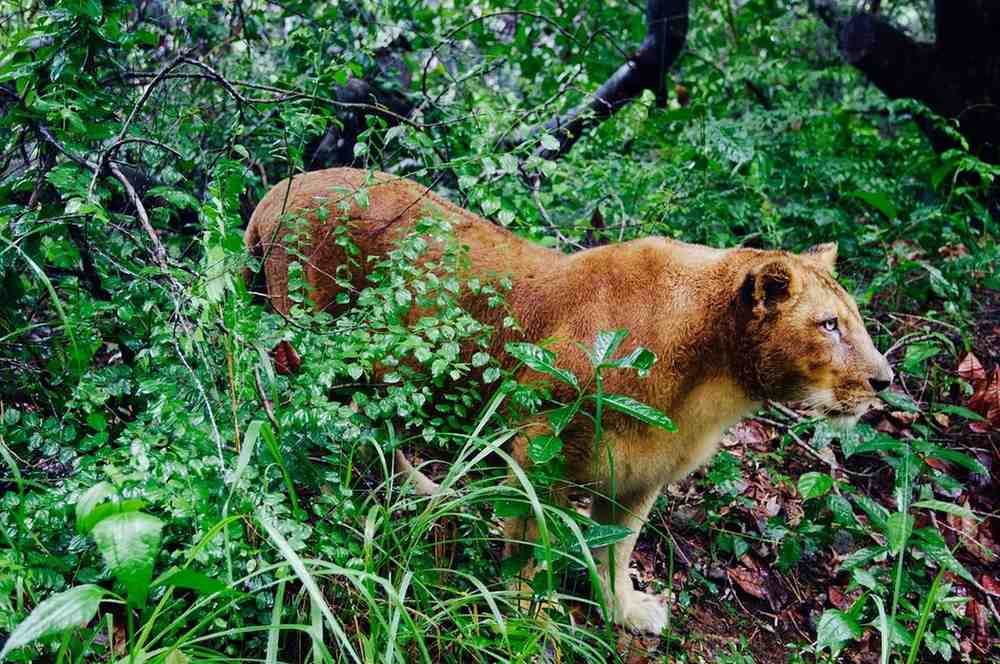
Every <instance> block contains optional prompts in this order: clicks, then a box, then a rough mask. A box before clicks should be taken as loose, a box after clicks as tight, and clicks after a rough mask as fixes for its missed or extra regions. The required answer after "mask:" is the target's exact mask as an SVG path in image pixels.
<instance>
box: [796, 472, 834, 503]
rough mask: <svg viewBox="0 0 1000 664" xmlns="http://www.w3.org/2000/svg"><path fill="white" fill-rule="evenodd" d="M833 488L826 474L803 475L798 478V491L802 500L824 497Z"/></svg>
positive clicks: (831, 479) (831, 480)
mask: <svg viewBox="0 0 1000 664" xmlns="http://www.w3.org/2000/svg"><path fill="white" fill-rule="evenodd" d="M832 488H833V478H832V477H830V476H829V475H827V474H826V473H815V472H813V473H805V474H804V475H802V477H800V478H799V483H798V489H799V495H800V496H802V500H809V499H810V498H819V497H820V496H825V495H826V494H828V493H829V492H830V489H832Z"/></svg>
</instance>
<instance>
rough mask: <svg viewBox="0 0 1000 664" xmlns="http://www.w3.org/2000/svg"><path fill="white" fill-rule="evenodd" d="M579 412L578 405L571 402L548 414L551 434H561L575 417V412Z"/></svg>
mask: <svg viewBox="0 0 1000 664" xmlns="http://www.w3.org/2000/svg"><path fill="white" fill-rule="evenodd" d="M579 410H580V404H579V403H577V402H573V403H571V404H568V405H566V406H562V407H560V408H556V409H554V410H552V411H550V412H549V415H548V418H549V426H551V427H552V432H553V433H555V434H556V435H559V434H560V433H562V430H563V429H565V428H566V427H567V426H568V425H569V423H570V422H571V421H572V420H573V418H574V417H576V414H577V412H578V411H579Z"/></svg>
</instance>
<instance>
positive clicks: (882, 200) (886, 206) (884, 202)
mask: <svg viewBox="0 0 1000 664" xmlns="http://www.w3.org/2000/svg"><path fill="white" fill-rule="evenodd" d="M847 195H848V196H851V197H853V198H857V199H860V200H862V201H864V202H865V203H868V205H871V206H872V207H873V208H875V209H876V210H878V211H879V212H881V213H882V214H884V215H885V216H886V217H888V218H889V219H895V218H896V216H897V215H898V214H899V212H898V211H897V210H896V206H895V205H893V204H892V201H890V200H889V196H888V195H886V194H884V193H882V192H877V191H851V192H848V193H847Z"/></svg>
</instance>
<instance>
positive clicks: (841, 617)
mask: <svg viewBox="0 0 1000 664" xmlns="http://www.w3.org/2000/svg"><path fill="white" fill-rule="evenodd" d="M861 634H862V629H861V625H859V624H858V621H857V620H855V619H854V618H852V617H851V616H850V615H849V614H847V613H844V612H843V611H841V610H839V609H827V610H826V611H824V612H823V615H822V616H820V619H819V626H818V627H817V628H816V649H817V650H823V649H824V648H829V650H830V653H831V654H832V655H833V656H834V657H836V656H837V654H838V653H839V652H840V651H841V649H842V648H843V647H844V646H845V645H846V644H847V643H848V642H850V641H853V640H854V639H857V638H859V637H860V636H861Z"/></svg>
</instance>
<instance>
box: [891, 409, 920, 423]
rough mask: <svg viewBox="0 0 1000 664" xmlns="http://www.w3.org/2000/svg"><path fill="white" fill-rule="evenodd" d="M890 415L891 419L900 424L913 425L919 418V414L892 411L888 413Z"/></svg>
mask: <svg viewBox="0 0 1000 664" xmlns="http://www.w3.org/2000/svg"><path fill="white" fill-rule="evenodd" d="M889 414H890V415H892V417H893V419H895V420H896V421H897V422H902V423H903V424H913V423H914V422H916V421H917V418H919V417H920V413H906V412H903V411H901V410H893V411H890V413H889Z"/></svg>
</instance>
